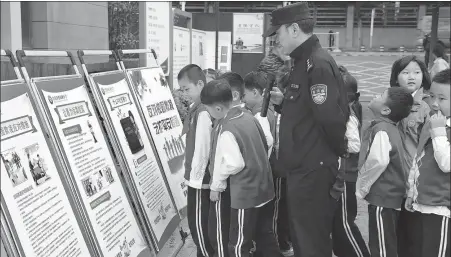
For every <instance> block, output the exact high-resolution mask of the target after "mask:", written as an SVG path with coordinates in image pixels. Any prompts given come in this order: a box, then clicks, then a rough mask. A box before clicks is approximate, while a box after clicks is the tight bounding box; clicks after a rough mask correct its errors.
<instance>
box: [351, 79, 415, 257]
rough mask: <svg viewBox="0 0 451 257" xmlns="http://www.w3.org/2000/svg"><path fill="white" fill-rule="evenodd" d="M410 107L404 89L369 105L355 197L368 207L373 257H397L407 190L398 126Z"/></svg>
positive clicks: (408, 98) (382, 96) (388, 94)
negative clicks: (399, 229) (369, 114)
mask: <svg viewBox="0 0 451 257" xmlns="http://www.w3.org/2000/svg"><path fill="white" fill-rule="evenodd" d="M412 105H413V97H412V95H411V93H410V92H409V91H408V90H407V89H406V88H403V87H392V88H389V89H387V90H386V91H385V92H384V93H383V94H382V95H381V96H379V97H377V98H375V99H373V100H372V101H371V102H370V104H369V105H368V107H369V109H370V110H371V111H372V113H373V115H374V117H375V119H374V120H373V121H372V122H371V124H370V126H369V127H368V129H366V131H365V132H364V133H363V137H362V145H361V149H362V151H360V156H359V166H361V168H360V169H359V174H358V177H357V183H356V196H357V197H359V198H361V199H365V200H366V201H367V202H368V203H369V205H368V219H369V222H368V223H369V229H368V231H369V236H370V241H369V246H370V247H369V248H370V252H371V256H372V257H397V256H398V244H397V241H398V236H397V224H398V217H399V212H400V210H401V205H402V203H403V199H404V196H405V194H406V190H407V177H408V172H409V171H408V166H407V161H406V159H405V158H404V155H405V151H404V147H403V144H402V139H401V133H400V131H399V130H398V129H397V123H399V122H400V121H401V120H402V119H404V118H406V117H407V116H408V115H409V113H410V110H411V108H412Z"/></svg>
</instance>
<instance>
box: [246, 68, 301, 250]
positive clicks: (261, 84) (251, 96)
mask: <svg viewBox="0 0 451 257" xmlns="http://www.w3.org/2000/svg"><path fill="white" fill-rule="evenodd" d="M268 83H271V81H270V80H269V79H268V78H267V75H266V73H264V72H258V71H257V72H256V71H253V72H250V73H248V74H247V75H246V76H245V77H244V88H245V89H244V98H243V101H244V103H245V104H246V107H247V108H248V109H249V110H251V112H252V114H253V115H254V117H255V118H256V119H257V120H258V121H259V122H260V125H261V126H262V128H264V127H267V126H269V128H270V132H271V135H267V132H265V135H266V139H267V141H268V138H270V137H272V138H273V139H274V140H273V141H274V144H273V145H274V147H273V148H272V150H270V155H269V156H270V159H269V162H270V164H271V169H272V172H273V175H274V177H273V179H274V188H275V193H276V196H275V198H274V215H273V230H274V233H275V236H276V239H277V241H278V243H279V248H280V250H281V253H282V254H283V255H284V256H292V255H293V254H294V252H293V248H292V247H291V243H290V235H289V224H288V210H287V205H286V179H285V178H283V177H281V176H280V174H278V173H277V171H276V170H275V162H276V161H277V151H278V140H277V139H278V130H277V122H278V120H279V117H278V114H277V112H275V111H274V106H273V105H272V104H269V107H268V111H267V115H266V117H261V111H262V105H263V91H264V89H266V88H268ZM268 147H269V145H268ZM257 255H258V249H257Z"/></svg>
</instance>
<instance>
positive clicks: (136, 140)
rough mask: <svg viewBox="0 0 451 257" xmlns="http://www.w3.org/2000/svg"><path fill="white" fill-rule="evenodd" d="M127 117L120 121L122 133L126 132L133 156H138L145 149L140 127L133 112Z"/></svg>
mask: <svg viewBox="0 0 451 257" xmlns="http://www.w3.org/2000/svg"><path fill="white" fill-rule="evenodd" d="M127 115H128V116H126V117H123V118H122V119H121V120H120V122H121V126H122V131H124V134H125V138H126V139H127V144H128V147H129V148H130V151H131V152H132V154H136V153H138V152H139V151H141V150H143V149H144V144H143V141H142V139H141V134H140V132H139V129H138V126H136V123H135V117H134V116H133V114H132V112H131V111H128V113H127Z"/></svg>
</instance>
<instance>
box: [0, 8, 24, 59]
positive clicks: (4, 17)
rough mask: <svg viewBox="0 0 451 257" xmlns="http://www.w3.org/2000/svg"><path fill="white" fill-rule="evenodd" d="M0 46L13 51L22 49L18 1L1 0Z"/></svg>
mask: <svg viewBox="0 0 451 257" xmlns="http://www.w3.org/2000/svg"><path fill="white" fill-rule="evenodd" d="M1 35H2V36H1V48H2V49H9V50H11V51H12V52H13V53H15V52H16V50H18V49H22V19H21V10H20V2H3V1H2V2H1Z"/></svg>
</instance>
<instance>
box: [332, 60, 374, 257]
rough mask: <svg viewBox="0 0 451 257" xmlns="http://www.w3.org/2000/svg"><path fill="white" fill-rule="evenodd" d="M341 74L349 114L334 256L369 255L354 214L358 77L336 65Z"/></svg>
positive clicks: (359, 113) (359, 108)
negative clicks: (347, 154) (346, 152)
mask: <svg viewBox="0 0 451 257" xmlns="http://www.w3.org/2000/svg"><path fill="white" fill-rule="evenodd" d="M339 70H340V72H341V73H342V76H343V81H344V84H345V89H346V94H347V97H348V102H349V109H350V115H349V120H348V122H347V124H346V127H347V129H346V134H345V136H346V138H347V141H348V153H349V157H348V158H341V165H340V171H339V173H341V174H344V175H343V179H344V191H343V194H342V195H341V197H340V199H339V200H338V205H337V208H336V210H335V216H334V227H333V230H332V242H333V251H334V254H335V255H336V256H337V257H369V256H370V254H369V251H368V248H367V246H366V244H365V241H364V240H363V237H362V234H361V233H360V230H359V228H358V227H357V225H356V224H355V219H356V217H357V198H356V195H355V193H356V181H357V174H358V162H359V152H360V145H361V143H360V130H361V128H362V105H361V103H360V101H359V97H360V93H359V92H358V87H357V80H356V79H355V78H354V77H353V76H352V75H351V74H350V73H349V72H348V71H347V70H346V68H344V67H343V66H340V67H339Z"/></svg>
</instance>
